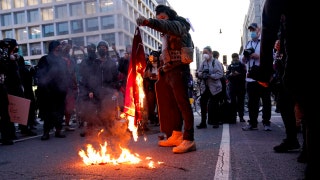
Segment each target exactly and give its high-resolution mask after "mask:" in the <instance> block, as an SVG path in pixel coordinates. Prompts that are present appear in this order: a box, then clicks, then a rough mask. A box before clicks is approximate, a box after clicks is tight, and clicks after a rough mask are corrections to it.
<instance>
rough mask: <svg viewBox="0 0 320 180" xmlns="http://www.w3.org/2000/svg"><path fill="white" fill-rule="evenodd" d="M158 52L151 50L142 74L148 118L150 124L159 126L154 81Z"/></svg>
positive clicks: (156, 76) (157, 66)
mask: <svg viewBox="0 0 320 180" xmlns="http://www.w3.org/2000/svg"><path fill="white" fill-rule="evenodd" d="M159 57H160V54H159V52H158V51H152V52H151V53H150V55H149V57H148V60H147V66H146V69H145V72H144V75H143V84H144V92H145V94H146V104H147V112H148V120H149V121H150V124H154V125H155V126H159V119H158V110H157V109H158V108H157V97H156V90H155V83H156V82H157V80H158V68H159V67H160V60H159Z"/></svg>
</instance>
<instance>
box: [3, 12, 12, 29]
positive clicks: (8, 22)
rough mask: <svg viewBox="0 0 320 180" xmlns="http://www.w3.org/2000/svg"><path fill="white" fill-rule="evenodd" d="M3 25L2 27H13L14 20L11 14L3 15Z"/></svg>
mask: <svg viewBox="0 0 320 180" xmlns="http://www.w3.org/2000/svg"><path fill="white" fill-rule="evenodd" d="M1 25H2V26H10V25H12V19H11V15H10V14H3V15H2V16H1Z"/></svg>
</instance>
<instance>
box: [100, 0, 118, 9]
mask: <svg viewBox="0 0 320 180" xmlns="http://www.w3.org/2000/svg"><path fill="white" fill-rule="evenodd" d="M114 6H115V5H114V2H113V0H101V1H100V12H110V11H112V10H113V9H114Z"/></svg>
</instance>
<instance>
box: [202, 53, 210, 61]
mask: <svg viewBox="0 0 320 180" xmlns="http://www.w3.org/2000/svg"><path fill="white" fill-rule="evenodd" d="M202 58H203V59H204V60H208V59H209V58H210V57H209V54H203V55H202Z"/></svg>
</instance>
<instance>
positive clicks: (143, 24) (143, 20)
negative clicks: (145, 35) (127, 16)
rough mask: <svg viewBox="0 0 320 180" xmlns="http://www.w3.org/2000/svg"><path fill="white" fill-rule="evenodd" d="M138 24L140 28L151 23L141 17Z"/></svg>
mask: <svg viewBox="0 0 320 180" xmlns="http://www.w3.org/2000/svg"><path fill="white" fill-rule="evenodd" d="M136 22H137V24H138V26H146V25H147V24H148V23H149V21H148V19H147V18H145V17H143V16H139V17H138V18H137V20H136Z"/></svg>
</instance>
